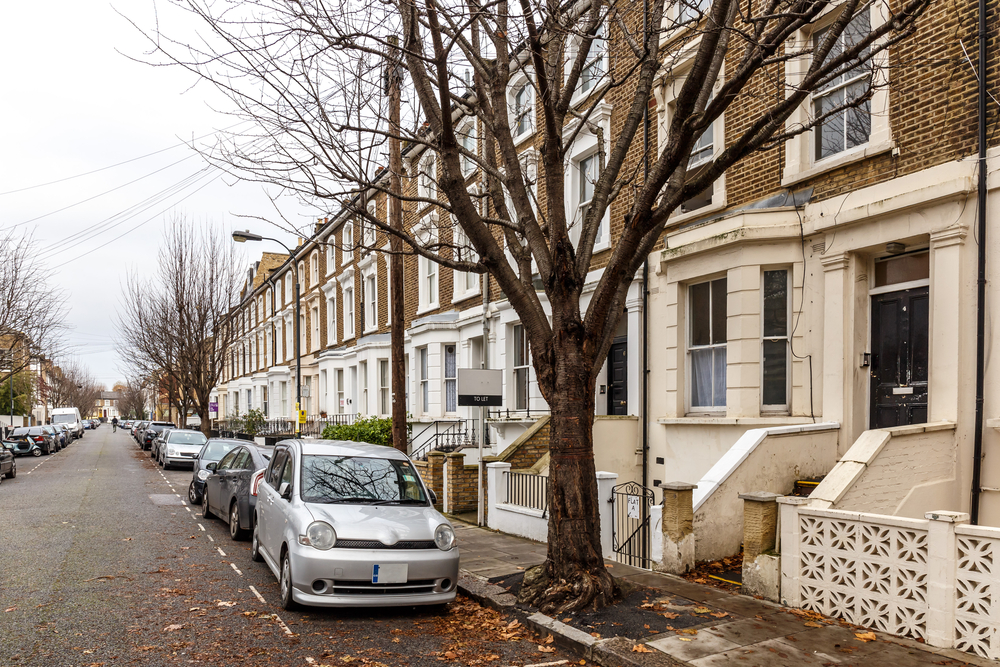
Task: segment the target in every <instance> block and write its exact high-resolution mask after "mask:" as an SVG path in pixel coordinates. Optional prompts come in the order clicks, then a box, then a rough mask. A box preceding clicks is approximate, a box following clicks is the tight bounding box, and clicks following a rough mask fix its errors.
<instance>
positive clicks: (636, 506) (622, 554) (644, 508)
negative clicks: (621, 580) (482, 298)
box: [608, 482, 653, 570]
mask: <svg viewBox="0 0 1000 667" xmlns="http://www.w3.org/2000/svg"><path fill="white" fill-rule="evenodd" d="M608 502H609V503H611V504H612V509H611V515H612V522H611V523H612V527H611V545H612V547H613V548H614V551H615V558H616V559H617V560H618V562H619V563H624V564H626V565H632V566H634V567H641V568H644V569H647V570H648V569H651V567H652V539H651V538H652V530H651V528H650V525H649V508H650V507H652V506H653V490H652V489H647V488H646V487H645V486H643V485H642V484H638V483H636V482H626V483H624V484H619V485H618V486H616V487H614V488H613V489H611V498H609V499H608Z"/></svg>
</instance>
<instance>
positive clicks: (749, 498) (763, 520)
mask: <svg viewBox="0 0 1000 667" xmlns="http://www.w3.org/2000/svg"><path fill="white" fill-rule="evenodd" d="M779 497H780V494H777V493H769V492H767V491H752V492H750V493H741V494H740V499H741V500H742V501H743V563H744V565H745V564H746V563H752V562H753V561H754V559H756V558H757V556H759V555H761V554H762V553H764V552H765V551H774V544H775V538H776V536H777V532H778V498H779Z"/></svg>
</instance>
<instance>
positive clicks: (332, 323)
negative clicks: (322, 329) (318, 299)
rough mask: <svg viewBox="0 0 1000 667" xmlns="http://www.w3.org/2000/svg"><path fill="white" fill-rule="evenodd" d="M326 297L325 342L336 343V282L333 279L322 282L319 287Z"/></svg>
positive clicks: (328, 343)
mask: <svg viewBox="0 0 1000 667" xmlns="http://www.w3.org/2000/svg"><path fill="white" fill-rule="evenodd" d="M320 289H321V290H322V292H323V298H325V299H326V344H327V346H330V345H336V343H337V283H336V282H335V281H333V280H331V281H329V282H327V283H324V284H323V286H322V287H321V288H320Z"/></svg>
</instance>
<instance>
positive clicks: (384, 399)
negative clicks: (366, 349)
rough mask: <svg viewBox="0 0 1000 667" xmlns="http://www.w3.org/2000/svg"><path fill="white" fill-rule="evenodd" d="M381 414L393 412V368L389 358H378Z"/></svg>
mask: <svg viewBox="0 0 1000 667" xmlns="http://www.w3.org/2000/svg"><path fill="white" fill-rule="evenodd" d="M378 384H379V386H378V394H379V396H378V400H379V414H380V415H389V414H392V369H391V367H390V366H389V360H388V359H379V360H378Z"/></svg>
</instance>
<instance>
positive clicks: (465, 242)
mask: <svg viewBox="0 0 1000 667" xmlns="http://www.w3.org/2000/svg"><path fill="white" fill-rule="evenodd" d="M451 222H452V227H451V230H452V231H451V234H452V245H453V246H454V249H453V250H452V253H453V255H454V257H455V258H456V259H458V260H459V261H464V262H472V261H476V260H477V259H478V257H479V255H478V254H477V253H476V249H475V248H473V247H472V243H471V242H470V241H469V237H468V236H467V235H466V234H465V230H464V229H462V226H461V225H459V224H458V221H457V220H455V218H454V216H452V218H451ZM451 282H452V286H453V288H454V289H453V294H452V300H453V301H460V300H462V299H468V298H469V297H471V296H475V295H477V294H479V274H478V273H475V272H474V271H454V272H452V279H451Z"/></svg>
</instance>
